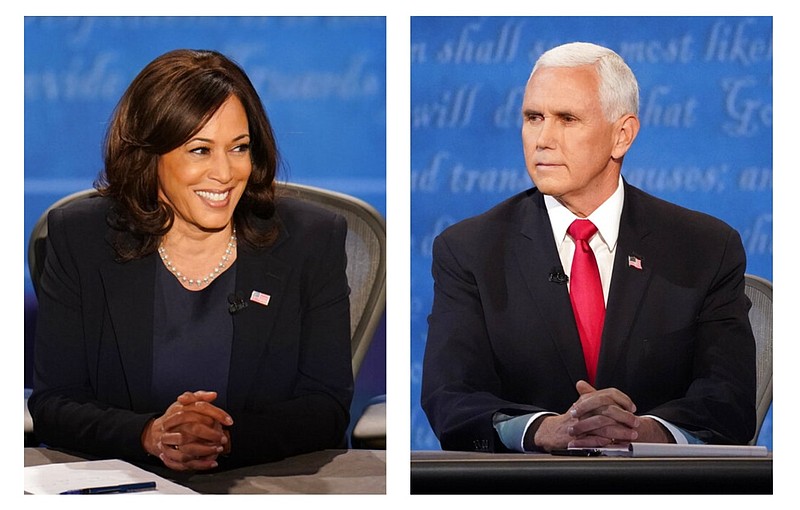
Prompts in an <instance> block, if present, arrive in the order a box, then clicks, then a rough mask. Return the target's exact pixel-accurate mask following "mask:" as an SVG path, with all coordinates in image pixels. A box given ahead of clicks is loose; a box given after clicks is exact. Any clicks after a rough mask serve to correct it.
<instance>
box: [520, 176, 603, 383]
mask: <svg viewBox="0 0 800 510" xmlns="http://www.w3.org/2000/svg"><path fill="white" fill-rule="evenodd" d="M521 210H522V214H521V215H520V221H521V228H520V232H519V235H517V236H516V237H515V238H514V239H513V249H514V252H515V255H516V258H517V262H518V264H519V266H520V270H521V273H522V275H523V279H524V280H525V284H526V285H527V287H528V290H529V294H528V304H527V305H526V307H528V308H529V309H538V310H539V314H540V315H541V317H542V321H541V323H542V324H544V325H545V329H546V332H547V336H548V337H549V339H550V341H552V342H553V343H554V344H555V346H556V348H557V349H558V352H559V353H560V355H561V360H562V361H563V363H564V365H565V367H566V369H567V371H568V373H569V375H570V377H571V378H572V379H573V380H575V381H577V380H578V379H586V377H587V374H586V365H585V363H584V360H583V351H582V349H581V342H580V338H579V337H578V330H577V326H576V325H575V317H574V315H573V313H572V304H571V303H570V300H569V292H568V290H567V286H566V284H559V283H555V282H551V281H549V274H550V273H551V272H552V270H553V269H558V268H561V261H560V258H559V256H558V250H557V249H556V246H555V243H554V242H553V229H552V227H551V226H550V220H549V216H548V215H547V210H546V208H545V205H544V200H543V198H542V195H541V193H539V192H538V191H536V192H535V193H534V194H533V195H532V196H531V199H530V200H527V201H526V202H525V206H524V207H522V208H521Z"/></svg>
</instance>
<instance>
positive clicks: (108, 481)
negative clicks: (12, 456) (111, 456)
mask: <svg viewBox="0 0 800 510" xmlns="http://www.w3.org/2000/svg"><path fill="white" fill-rule="evenodd" d="M150 481H154V482H156V490H149V491H141V492H133V493H128V494H196V492H194V491H193V490H191V489H189V488H187V487H183V486H182V485H178V484H177V483H175V482H171V481H169V480H167V479H165V478H162V477H160V476H158V475H156V474H153V473H150V472H149V471H145V470H144V469H142V468H140V467H137V466H134V465H133V464H130V463H128V462H125V461H122V460H93V461H85V462H65V463H62V464H44V465H41V466H29V467H26V468H25V492H26V493H29V494H60V493H62V492H64V491H69V490H76V489H84V488H87V487H106V486H109V485H119V484H123V483H136V482H150Z"/></svg>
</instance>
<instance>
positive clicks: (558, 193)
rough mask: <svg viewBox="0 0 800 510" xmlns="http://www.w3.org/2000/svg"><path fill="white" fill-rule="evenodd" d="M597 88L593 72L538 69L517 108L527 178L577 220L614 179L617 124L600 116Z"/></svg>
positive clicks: (601, 198)
mask: <svg viewBox="0 0 800 510" xmlns="http://www.w3.org/2000/svg"><path fill="white" fill-rule="evenodd" d="M598 83H599V79H598V77H597V72H596V70H595V68H594V66H581V67H552V68H542V69H538V70H537V71H536V72H535V73H534V75H533V76H532V77H531V78H530V80H529V81H528V85H527V87H526V89H525V97H524V99H523V103H522V116H523V124H522V144H523V149H524V152H525V164H526V166H527V168H528V175H530V177H531V179H532V180H533V182H534V184H535V185H536V187H537V188H539V190H540V191H541V192H542V193H545V194H547V195H552V196H554V197H555V198H557V199H558V200H559V201H560V202H561V203H562V204H564V205H565V206H567V208H569V209H570V210H571V211H572V212H573V213H575V214H577V215H578V216H588V215H589V214H590V213H591V212H592V211H594V209H595V208H597V206H599V205H600V204H601V203H602V202H603V201H604V200H605V199H606V198H608V197H609V196H611V194H612V193H613V192H614V190H616V187H617V182H618V179H619V164H620V163H619V161H614V159H613V158H612V154H613V153H614V152H615V151H616V149H615V147H616V146H617V143H616V142H617V134H618V133H617V131H618V130H617V124H619V123H612V122H609V121H608V120H606V118H605V116H604V115H603V110H602V108H601V105H600V99H599V94H598ZM620 122H621V121H620ZM616 152H618V151H616ZM623 154H624V152H623ZM618 157H621V155H619V156H618Z"/></svg>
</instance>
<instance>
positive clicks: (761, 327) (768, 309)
mask: <svg viewBox="0 0 800 510" xmlns="http://www.w3.org/2000/svg"><path fill="white" fill-rule="evenodd" d="M745 294H747V297H749V298H750V301H751V302H752V303H753V306H752V307H751V308H750V325H751V326H752V327H753V335H754V336H755V337H756V434H755V436H753V439H752V440H751V441H750V444H756V441H757V440H758V435H759V433H760V432H761V426H762V425H763V423H764V417H765V416H766V415H767V411H769V407H770V405H771V404H772V283H771V282H770V281H768V280H765V279H764V278H761V277H759V276H755V275H751V274H748V275H745Z"/></svg>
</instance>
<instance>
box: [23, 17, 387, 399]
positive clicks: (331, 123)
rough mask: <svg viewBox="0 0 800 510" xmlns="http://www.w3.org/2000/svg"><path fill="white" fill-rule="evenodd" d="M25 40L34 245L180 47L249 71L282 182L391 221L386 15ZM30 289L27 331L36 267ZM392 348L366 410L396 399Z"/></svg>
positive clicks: (179, 22) (143, 23)
mask: <svg viewBox="0 0 800 510" xmlns="http://www.w3.org/2000/svg"><path fill="white" fill-rule="evenodd" d="M24 38H25V208H24V209H25V219H24V222H25V227H24V229H25V230H24V231H25V239H24V243H25V244H26V245H27V238H28V235H29V233H30V230H31V228H32V227H33V225H34V224H35V222H36V220H37V219H38V218H39V216H40V215H41V214H42V212H43V211H44V210H45V209H46V208H47V206H49V205H50V204H51V203H53V202H54V201H55V200H57V199H58V198H60V197H62V196H64V195H67V194H69V193H72V192H74V191H78V190H81V189H85V188H89V187H91V185H92V182H93V180H94V179H95V178H96V177H97V174H98V172H99V171H100V169H101V168H102V157H101V147H102V140H103V135H104V133H105V129H106V126H107V122H108V120H109V118H110V116H111V112H112V110H113V108H114V106H115V105H116V102H117V101H118V100H119V98H120V96H121V95H122V93H123V92H124V90H125V88H126V87H127V86H128V84H129V83H130V81H131V80H132V79H133V78H134V76H135V75H136V74H137V73H138V72H139V71H140V70H141V69H142V68H143V67H144V66H145V65H146V64H147V63H148V62H150V61H151V60H152V59H154V58H155V57H157V56H158V55H161V54H162V53H165V52H166V51H169V50H172V49H176V48H194V49H214V50H218V51H220V52H222V53H224V54H226V55H227V56H229V57H231V58H233V59H234V60H236V61H237V62H238V63H239V64H240V65H241V66H242V67H243V68H244V69H245V71H246V72H247V73H248V75H249V76H250V79H251V80H252V82H253V84H254V85H255V87H256V89H257V90H258V92H259V94H260V96H261V99H262V101H263V102H264V105H265V107H266V109H267V113H268V115H269V117H270V120H271V122H272V125H273V129H274V130H275V133H276V136H277V139H278V145H279V149H280V150H281V153H282V156H283V159H284V164H285V166H284V169H283V171H282V173H279V178H280V179H282V180H288V181H292V182H298V183H304V184H311V185H316V186H321V187H325V188H329V189H333V190H336V191H340V192H343V193H347V194H350V195H354V196H356V197H359V198H361V199H362V200H365V201H366V202H368V203H370V204H371V205H372V206H374V207H375V208H376V209H377V210H378V211H379V212H380V213H381V214H383V215H384V216H385V215H386V186H385V178H386V174H385V167H386V150H385V147H386V129H385V126H386V24H385V19H384V18H383V17H374V18H373V17H356V18H340V17H322V18H320V17H279V18H253V17H230V18H224V17H197V18H191V17H178V18H173V17H78V18H64V17H57V18H41V17H27V18H25V27H24ZM26 264H27V262H26ZM25 293H26V335H27V334H29V333H30V332H31V330H32V327H30V326H29V321H30V320H32V317H33V312H34V311H35V297H34V296H33V291H32V286H31V283H30V277H29V274H28V271H27V266H26V270H25ZM385 349H386V346H385V326H384V327H381V328H379V331H378V332H377V333H376V336H375V339H374V341H373V344H372V347H371V349H370V351H369V353H368V354H367V358H366V359H365V361H364V365H363V369H362V371H361V373H360V375H359V379H358V381H357V384H356V395H355V397H354V403H353V412H354V413H355V414H358V413H360V411H361V408H362V407H363V405H364V404H365V402H366V401H367V400H368V399H369V398H370V397H372V396H374V395H379V394H384V393H385V392H386V380H385V373H386V364H385V363H386V362H385ZM26 361H27V362H28V364H29V362H30V351H29V347H28V346H26ZM26 365H27V364H26ZM27 385H29V370H28V367H27V366H26V386H27Z"/></svg>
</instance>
